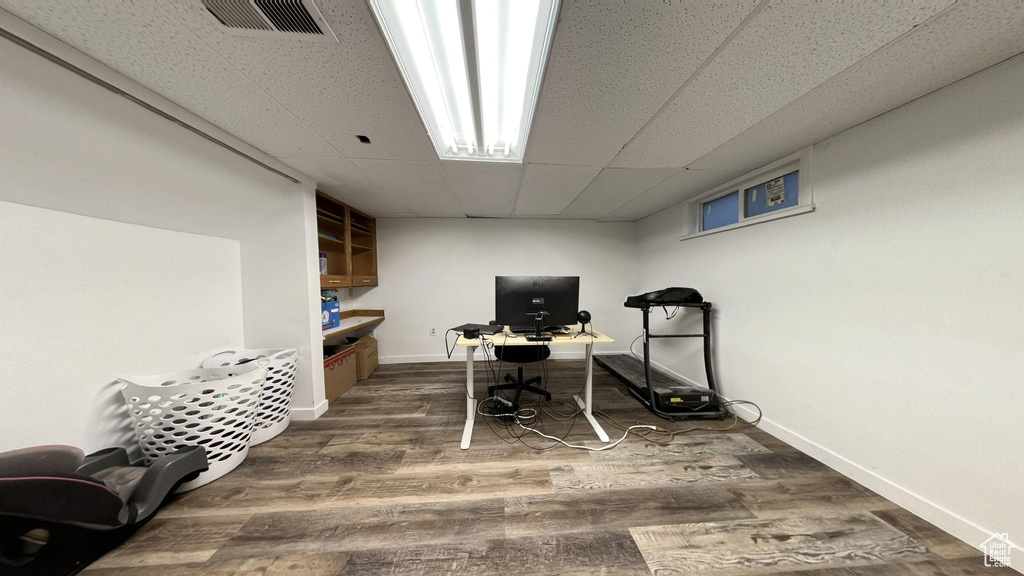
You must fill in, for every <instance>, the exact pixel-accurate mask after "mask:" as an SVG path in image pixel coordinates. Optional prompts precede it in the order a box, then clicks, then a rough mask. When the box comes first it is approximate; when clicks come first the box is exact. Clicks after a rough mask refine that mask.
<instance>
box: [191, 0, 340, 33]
mask: <svg viewBox="0 0 1024 576" xmlns="http://www.w3.org/2000/svg"><path fill="white" fill-rule="evenodd" d="M203 6H205V7H206V10H207V11H208V12H209V13H210V14H211V15H212V16H213V17H214V18H216V19H217V22H219V23H220V24H221V25H223V26H224V31H225V32H226V33H229V34H235V35H241V36H257V37H276V38H282V37H283V38H287V37H292V38H302V39H308V40H326V41H328V42H337V41H338V39H337V37H335V35H334V32H332V31H331V28H330V27H329V26H328V25H327V22H326V21H325V20H324V17H323V15H321V14H320V10H318V9H317V7H316V5H315V4H314V3H313V0H203Z"/></svg>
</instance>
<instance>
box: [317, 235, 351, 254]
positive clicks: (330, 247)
mask: <svg viewBox="0 0 1024 576" xmlns="http://www.w3.org/2000/svg"><path fill="white" fill-rule="evenodd" d="M317 241H318V242H319V243H320V250H321V251H323V252H330V251H338V252H344V251H345V241H344V240H332V239H330V238H325V237H323V236H317Z"/></svg>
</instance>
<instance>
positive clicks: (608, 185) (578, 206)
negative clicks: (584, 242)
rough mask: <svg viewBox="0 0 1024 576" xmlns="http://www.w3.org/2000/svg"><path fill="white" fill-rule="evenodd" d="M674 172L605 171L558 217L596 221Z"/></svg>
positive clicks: (630, 169)
mask: <svg viewBox="0 0 1024 576" xmlns="http://www.w3.org/2000/svg"><path fill="white" fill-rule="evenodd" d="M677 171H678V169H676V168H654V169H636V168H605V169H604V170H602V171H601V173H600V174H598V175H597V178H594V181H593V182H591V183H590V185H589V186H587V187H586V188H585V189H584V190H583V192H582V193H580V195H579V196H577V197H576V199H575V200H573V201H572V203H570V204H569V206H567V207H566V209H565V210H562V212H561V213H560V214H559V217H560V218H588V219H595V220H596V219H598V218H601V217H603V216H605V215H606V214H609V213H610V212H612V211H614V210H615V209H616V208H618V207H619V206H622V205H623V204H625V203H626V202H629V201H630V200H632V199H633V198H635V197H636V196H638V195H640V194H642V193H644V192H645V191H647V190H649V189H650V188H651V187H652V186H654V185H656V184H658V183H659V182H661V181H662V180H664V179H665V178H668V177H669V176H671V175H672V174H674V173H675V172H677Z"/></svg>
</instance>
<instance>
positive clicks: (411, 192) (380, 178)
mask: <svg viewBox="0 0 1024 576" xmlns="http://www.w3.org/2000/svg"><path fill="white" fill-rule="evenodd" d="M352 163H353V164H355V165H356V166H357V167H358V168H359V169H360V170H362V171H363V173H365V174H366V175H367V176H368V177H369V178H370V180H371V181H372V182H373V183H374V184H376V185H377V186H378V187H379V188H381V189H382V190H383V191H384V193H385V194H387V195H388V196H389V197H390V198H391V199H394V200H395V201H396V202H399V203H401V204H402V205H403V206H406V207H407V208H408V209H409V210H410V211H412V212H415V213H416V214H418V215H420V216H465V214H466V212H465V210H463V209H462V207H461V206H460V205H459V201H458V199H457V198H456V197H455V194H454V193H452V191H451V190H450V189H449V187H448V182H447V181H446V180H445V178H444V173H443V172H442V171H441V163H440V162H438V161H437V160H432V161H428V162H419V161H412V160H368V159H356V160H352Z"/></svg>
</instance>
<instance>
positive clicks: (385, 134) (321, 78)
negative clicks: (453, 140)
mask: <svg viewBox="0 0 1024 576" xmlns="http://www.w3.org/2000/svg"><path fill="white" fill-rule="evenodd" d="M317 6H318V7H319V8H320V11H321V13H322V14H323V16H324V18H325V19H326V20H327V22H328V24H329V25H330V26H331V29H332V30H333V31H334V33H335V35H336V36H337V37H338V40H339V43H337V44H336V43H328V42H320V41H309V40H296V39H294V38H293V37H291V36H290V35H288V36H285V37H283V38H282V39H271V38H265V37H261V38H255V37H247V36H238V35H234V34H228V33H226V32H225V28H224V27H223V26H221V25H220V23H218V22H217V21H216V19H214V18H213V17H212V16H211V15H210V14H209V13H208V12H207V10H206V9H205V8H203V6H202V4H201V3H200V2H198V1H196V0H175V1H173V2H168V3H166V4H165V5H164V7H165V9H166V10H167V11H168V12H169V13H171V14H172V15H173V16H174V18H176V19H178V20H180V21H181V22H183V23H185V25H187V26H188V27H189V28H190V29H192V30H193V31H194V32H195V33H196V34H197V35H198V36H199V37H200V38H201V39H202V41H203V42H205V43H206V44H208V45H210V46H212V47H213V48H214V49H215V50H216V51H217V53H219V54H220V55H222V56H223V57H224V58H226V59H227V61H229V62H230V63H231V64H232V65H233V66H235V67H236V68H237V69H238V70H240V71H241V72H242V73H244V74H245V75H246V76H247V77H248V78H250V79H251V80H252V81H253V82H255V83H256V84H257V85H259V86H260V87H261V88H262V89H263V90H265V91H266V92H267V93H268V94H270V95H271V96H273V98H274V99H275V100H277V101H278V102H280V103H281V104H282V105H283V106H284V107H285V108H287V109H288V110H289V111H290V112H291V113H292V114H294V115H295V116H296V117H298V118H299V119H300V120H301V121H302V122H303V123H304V124H305V125H306V126H309V127H310V128H311V129H312V130H313V131H315V132H316V133H317V134H319V135H320V136H321V137H323V138H324V139H325V140H327V142H329V143H330V144H331V145H332V146H334V147H335V148H336V149H337V150H338V151H339V152H341V153H342V154H343V155H344V156H346V157H348V158H380V159H400V160H432V159H436V158H437V154H436V153H435V152H434V148H433V145H432V144H431V143H430V139H429V137H428V136H427V132H426V129H425V128H424V127H423V123H422V122H421V121H420V117H419V114H418V113H417V112H416V108H415V106H414V105H413V103H412V100H411V98H410V97H409V94H408V92H407V91H406V88H405V85H404V84H403V82H402V79H401V76H400V75H399V73H398V69H397V68H396V66H395V63H394V61H393V60H392V58H391V53H390V52H389V51H388V48H387V45H386V44H385V43H384V39H383V38H382V37H381V34H380V32H379V31H378V29H377V25H376V24H375V23H374V22H373V18H372V16H371V15H370V13H369V11H368V9H367V7H366V5H365V2H318V3H317ZM357 134H359V135H365V136H368V137H369V138H370V142H371V143H370V144H362V143H360V142H359V141H358V140H357V139H356V135H357Z"/></svg>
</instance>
